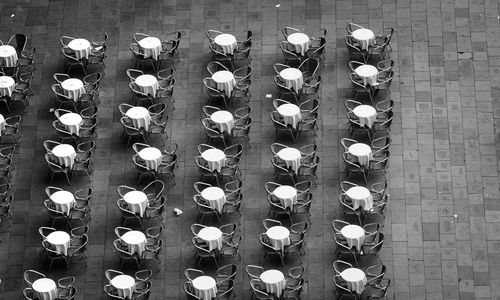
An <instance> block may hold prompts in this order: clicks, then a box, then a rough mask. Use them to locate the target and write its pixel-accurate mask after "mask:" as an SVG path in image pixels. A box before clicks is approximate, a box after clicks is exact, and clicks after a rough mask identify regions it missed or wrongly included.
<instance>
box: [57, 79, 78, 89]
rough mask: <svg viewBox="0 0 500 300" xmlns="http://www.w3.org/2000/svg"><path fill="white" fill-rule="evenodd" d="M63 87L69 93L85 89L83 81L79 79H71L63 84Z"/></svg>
mask: <svg viewBox="0 0 500 300" xmlns="http://www.w3.org/2000/svg"><path fill="white" fill-rule="evenodd" d="M61 87H62V88H63V89H65V90H67V91H74V90H79V89H81V88H83V81H81V80H80V79H78V78H69V79H66V80H64V81H63V82H61Z"/></svg>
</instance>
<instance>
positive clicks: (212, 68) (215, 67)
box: [207, 61, 229, 75]
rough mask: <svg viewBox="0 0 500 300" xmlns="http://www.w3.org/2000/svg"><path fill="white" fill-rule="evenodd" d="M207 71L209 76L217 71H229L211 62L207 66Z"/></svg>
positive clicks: (217, 63)
mask: <svg viewBox="0 0 500 300" xmlns="http://www.w3.org/2000/svg"><path fill="white" fill-rule="evenodd" d="M207 71H208V73H210V75H214V73H215V72H217V71H229V69H228V68H227V67H226V66H224V65H223V64H221V63H220V62H218V61H211V62H209V63H208V64H207Z"/></svg>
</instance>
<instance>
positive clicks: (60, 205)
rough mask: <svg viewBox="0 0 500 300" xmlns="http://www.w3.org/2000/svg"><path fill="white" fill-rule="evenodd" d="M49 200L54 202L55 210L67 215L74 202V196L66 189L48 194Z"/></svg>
mask: <svg viewBox="0 0 500 300" xmlns="http://www.w3.org/2000/svg"><path fill="white" fill-rule="evenodd" d="M50 200H52V202H54V203H55V205H56V208H57V210H59V211H61V212H63V213H65V214H66V215H69V212H70V211H71V208H73V205H74V204H75V196H74V195H73V193H71V192H68V191H57V192H55V193H53V194H52V195H50Z"/></svg>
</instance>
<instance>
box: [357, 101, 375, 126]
mask: <svg viewBox="0 0 500 300" xmlns="http://www.w3.org/2000/svg"><path fill="white" fill-rule="evenodd" d="M352 112H353V113H354V114H355V115H356V117H358V120H359V123H360V124H361V125H363V126H366V127H368V128H372V126H373V123H374V122H375V119H377V111H376V110H375V108H373V106H370V105H358V106H356V107H355V108H354V109H353V110H352Z"/></svg>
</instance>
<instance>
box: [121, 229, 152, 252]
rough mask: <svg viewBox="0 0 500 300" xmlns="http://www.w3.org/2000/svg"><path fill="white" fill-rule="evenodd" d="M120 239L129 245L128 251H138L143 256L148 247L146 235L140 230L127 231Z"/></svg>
mask: <svg viewBox="0 0 500 300" xmlns="http://www.w3.org/2000/svg"><path fill="white" fill-rule="evenodd" d="M120 239H121V240H122V241H123V242H124V243H125V244H127V245H128V252H130V253H132V254H134V253H137V254H138V255H139V256H141V255H142V252H143V251H144V249H146V236H145V235H144V233H142V232H140V231H137V230H131V231H127V232H125V233H124V234H123V235H122V236H121V238H120Z"/></svg>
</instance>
